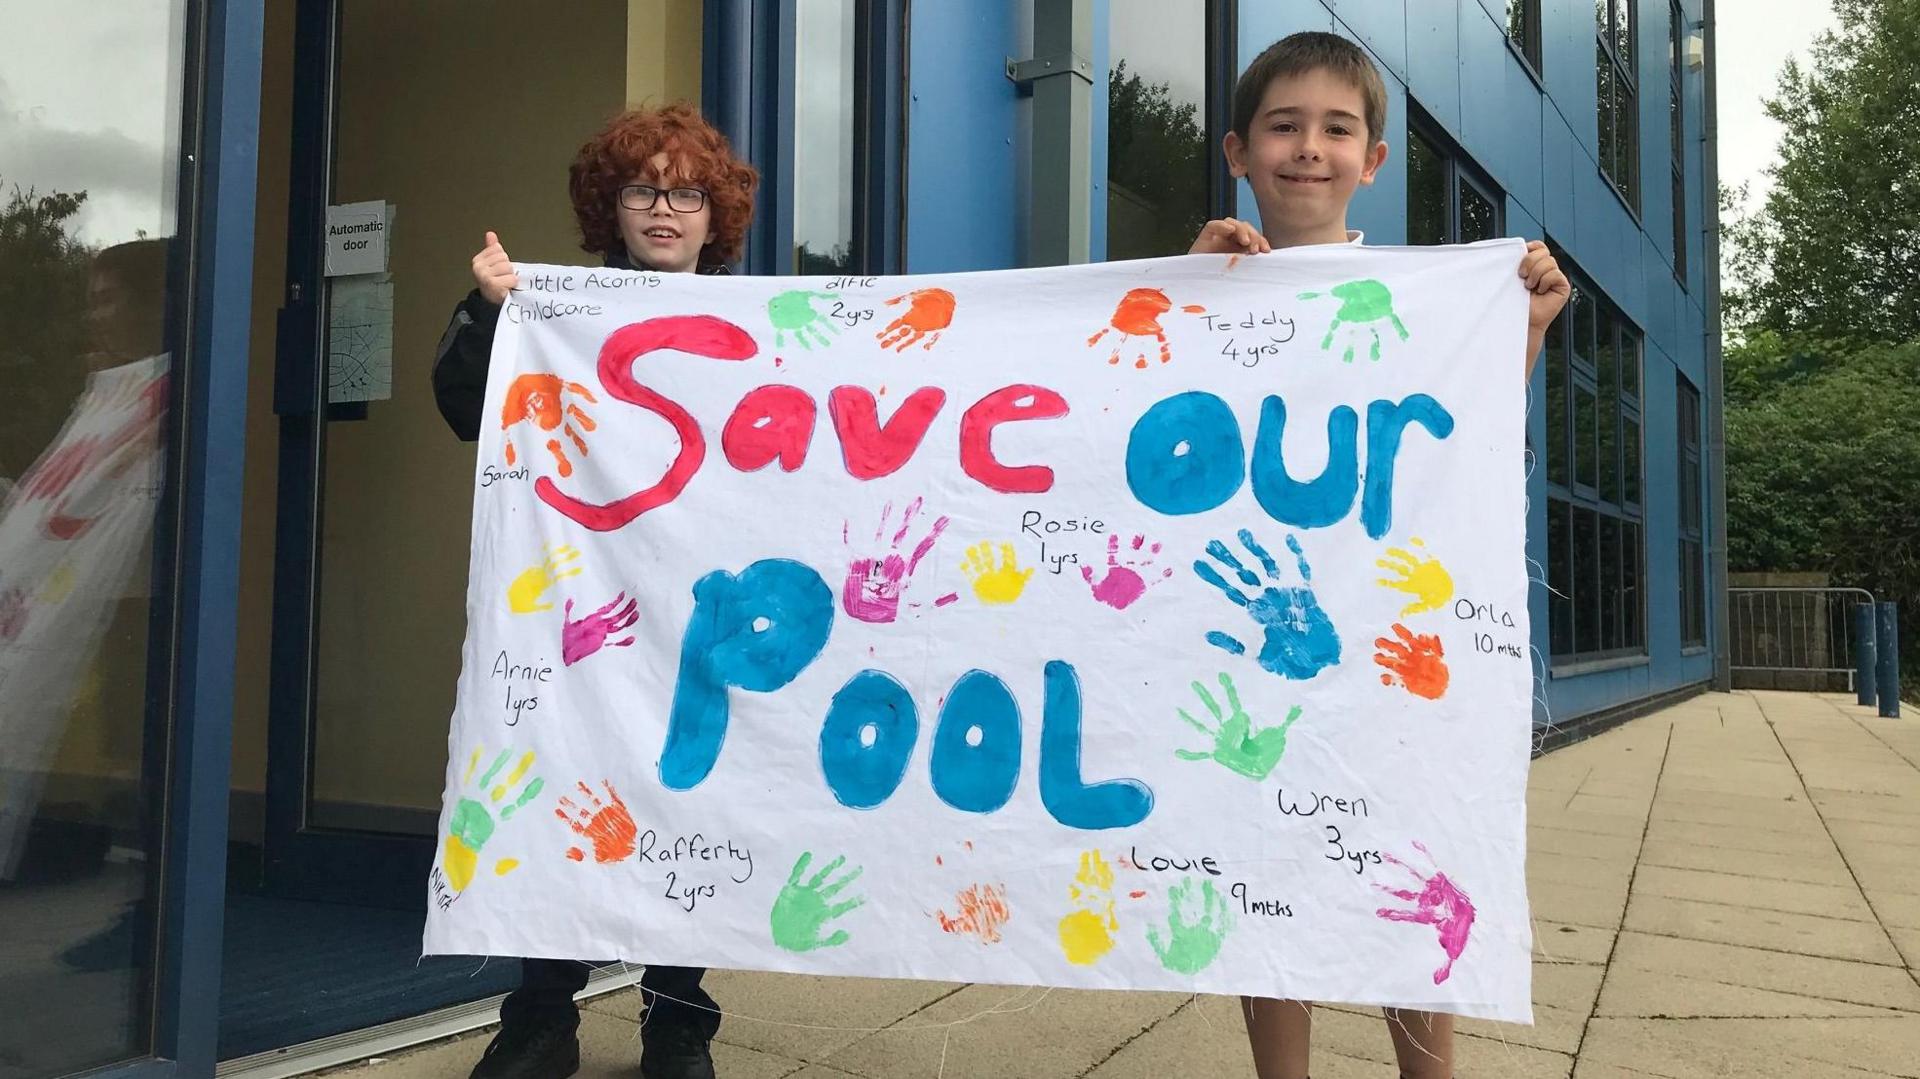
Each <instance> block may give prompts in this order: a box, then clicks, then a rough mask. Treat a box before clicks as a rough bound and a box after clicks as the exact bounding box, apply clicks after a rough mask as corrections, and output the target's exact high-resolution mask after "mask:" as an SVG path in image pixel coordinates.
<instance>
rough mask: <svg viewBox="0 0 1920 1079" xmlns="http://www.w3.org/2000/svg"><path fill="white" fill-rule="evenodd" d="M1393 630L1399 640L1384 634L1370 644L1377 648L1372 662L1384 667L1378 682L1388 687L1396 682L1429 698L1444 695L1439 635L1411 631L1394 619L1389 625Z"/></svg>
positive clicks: (1444, 674) (1444, 672)
mask: <svg viewBox="0 0 1920 1079" xmlns="http://www.w3.org/2000/svg"><path fill="white" fill-rule="evenodd" d="M1393 632H1394V635H1395V636H1397V637H1399V638H1400V639H1399V640H1397V641H1394V640H1389V639H1387V638H1385V637H1375V638H1374V640H1373V643H1374V647H1376V648H1378V649H1380V651H1378V652H1376V653H1374V656H1373V661H1374V662H1375V663H1378V664H1379V665H1380V666H1382V667H1385V668H1386V669H1387V673H1386V674H1383V675H1381V676H1380V684H1381V685H1383V686H1390V685H1393V684H1395V682H1398V683H1399V684H1400V685H1402V686H1405V687H1406V690H1407V692H1408V693H1411V694H1413V695H1414V696H1416V697H1425V698H1426V699H1428V700H1430V701H1437V700H1439V699H1440V698H1441V697H1443V696H1445V695H1446V692H1447V663H1446V654H1447V653H1446V650H1445V649H1443V648H1441V647H1440V638H1439V637H1438V636H1437V635H1435V634H1432V633H1414V632H1413V631H1411V630H1409V629H1408V628H1407V627H1405V626H1403V625H1401V624H1400V623H1398V622H1395V623H1394V624H1393Z"/></svg>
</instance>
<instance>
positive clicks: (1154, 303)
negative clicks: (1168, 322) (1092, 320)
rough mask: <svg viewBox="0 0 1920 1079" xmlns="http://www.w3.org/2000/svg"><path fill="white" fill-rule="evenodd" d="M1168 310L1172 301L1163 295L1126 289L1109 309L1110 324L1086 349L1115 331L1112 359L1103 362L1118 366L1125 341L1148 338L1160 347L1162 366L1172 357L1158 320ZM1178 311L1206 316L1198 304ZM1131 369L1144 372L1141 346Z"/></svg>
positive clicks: (1088, 343)
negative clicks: (1117, 336) (1118, 303)
mask: <svg viewBox="0 0 1920 1079" xmlns="http://www.w3.org/2000/svg"><path fill="white" fill-rule="evenodd" d="M1171 310H1173V301H1172V300H1169V299H1167V294H1166V293H1164V292H1161V291H1160V290H1159V289H1157V288H1136V289H1130V290H1128V292H1127V294H1126V295H1125V296H1122V297H1121V298H1120V306H1118V307H1116V308H1114V309H1113V319H1112V321H1111V322H1109V323H1108V324H1107V326H1106V327H1105V328H1104V329H1102V330H1101V331H1100V332H1099V333H1096V334H1094V335H1093V336H1092V337H1089V338H1087V345H1088V347H1092V346H1094V345H1097V344H1099V343H1100V339H1101V338H1102V337H1105V336H1106V335H1107V333H1108V332H1109V331H1117V332H1118V333H1119V334H1120V339H1119V340H1118V341H1116V342H1115V343H1114V346H1113V355H1112V356H1109V357H1108V358H1107V362H1108V363H1111V364H1118V363H1119V362H1120V356H1121V353H1122V352H1123V351H1124V350H1125V349H1126V347H1127V338H1129V337H1152V338H1153V339H1154V341H1155V342H1156V343H1158V345H1159V346H1160V362H1161V363H1166V362H1167V361H1168V360H1170V359H1172V358H1173V357H1172V354H1171V352H1170V350H1169V349H1168V347H1167V332H1166V330H1164V329H1162V328H1161V326H1160V316H1161V315H1164V314H1166V313H1167V312H1168V311H1171ZM1180 310H1182V311H1185V312H1186V313H1187V314H1189V315H1204V314H1206V313H1207V309H1206V308H1204V307H1201V306H1199V305H1198V304H1188V305H1186V306H1185V307H1182V308H1181V309H1180ZM1133 366H1134V367H1136V368H1140V369H1145V367H1146V366H1147V353H1146V348H1145V346H1144V345H1142V346H1141V349H1140V351H1139V352H1138V353H1136V354H1135V356H1134V361H1133Z"/></svg>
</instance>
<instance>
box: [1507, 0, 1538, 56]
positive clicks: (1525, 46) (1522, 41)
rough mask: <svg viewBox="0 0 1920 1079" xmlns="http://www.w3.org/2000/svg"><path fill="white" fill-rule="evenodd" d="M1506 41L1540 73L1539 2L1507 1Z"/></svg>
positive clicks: (1535, 0)
mask: <svg viewBox="0 0 1920 1079" xmlns="http://www.w3.org/2000/svg"><path fill="white" fill-rule="evenodd" d="M1507 40H1508V41H1511V42H1513V47H1514V49H1515V50H1516V51H1518V52H1519V53H1520V55H1521V56H1523V57H1525V58H1526V61H1527V64H1528V66H1530V67H1532V68H1533V70H1534V73H1535V74H1539V72H1540V0H1507Z"/></svg>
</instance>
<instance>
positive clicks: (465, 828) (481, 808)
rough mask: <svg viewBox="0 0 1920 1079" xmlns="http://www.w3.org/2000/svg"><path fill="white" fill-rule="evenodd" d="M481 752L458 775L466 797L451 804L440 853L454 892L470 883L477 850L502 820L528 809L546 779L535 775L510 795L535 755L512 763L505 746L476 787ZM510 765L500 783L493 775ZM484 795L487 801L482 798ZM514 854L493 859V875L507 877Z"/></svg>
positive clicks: (516, 862) (515, 863) (515, 861)
mask: <svg viewBox="0 0 1920 1079" xmlns="http://www.w3.org/2000/svg"><path fill="white" fill-rule="evenodd" d="M483 752H484V751H483V750H479V749H476V750H474V751H473V756H471V757H469V758H467V770H466V772H465V773H463V774H462V775H461V777H460V785H461V786H462V787H464V788H468V796H467V797H463V798H461V799H460V801H459V802H457V803H456V804H455V805H454V807H453V818H452V819H451V820H450V821H449V822H448V824H447V836H446V841H445V842H444V843H443V844H442V845H441V849H442V852H443V857H442V858H441V864H442V865H443V866H445V868H446V871H447V883H449V884H451V885H453V890H454V891H455V892H462V891H465V890H466V887H467V885H469V884H472V883H473V878H474V875H475V873H476V872H477V871H478V870H479V867H480V851H481V849H482V848H484V847H485V846H486V845H487V840H489V839H492V838H493V831H494V829H495V828H496V827H498V826H499V824H500V823H501V822H503V821H506V820H509V819H511V818H512V817H513V815H514V814H515V813H518V812H519V811H520V810H522V809H525V808H526V807H527V803H528V802H531V801H533V800H534V799H535V798H537V797H539V796H540V791H541V789H542V788H544V787H545V786H546V785H547V784H546V780H544V779H541V778H539V777H537V776H536V777H534V778H533V779H532V780H530V781H528V782H527V784H526V786H525V787H523V788H521V789H520V792H519V797H517V798H513V799H511V800H509V799H508V795H511V794H513V793H514V788H515V787H516V786H518V785H519V783H520V781H521V780H523V779H525V778H526V775H527V770H528V769H530V768H532V767H533V753H532V752H527V753H524V754H522V755H521V757H520V759H519V761H518V762H513V750H511V749H503V750H501V751H500V755H499V756H498V757H495V758H494V759H493V764H492V765H491V766H490V767H489V768H488V769H487V771H486V774H485V775H483V776H481V777H480V782H479V784H478V785H475V784H474V782H473V773H474V771H475V770H476V769H477V768H479V766H480V758H481V754H482V753H483ZM509 763H512V764H513V768H512V770H511V771H509V772H508V773H507V774H506V776H505V777H504V778H501V779H500V780H499V782H497V783H496V782H495V781H494V780H495V778H496V777H498V776H499V775H500V771H501V769H503V768H506V767H507V766H508V764H509ZM483 797H484V798H485V799H486V802H482V801H481V800H480V799H481V798H483ZM519 864H520V862H519V860H518V859H515V858H502V859H500V860H499V861H497V862H495V863H494V866H493V872H494V874H495V875H496V876H502V877H504V876H506V875H507V874H508V873H511V872H513V871H514V869H515V868H516V867H517V866H519Z"/></svg>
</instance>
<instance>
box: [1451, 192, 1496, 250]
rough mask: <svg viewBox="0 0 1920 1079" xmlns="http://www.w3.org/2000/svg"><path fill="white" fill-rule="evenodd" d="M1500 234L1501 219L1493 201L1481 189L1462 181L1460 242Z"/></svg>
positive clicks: (1464, 242)
mask: <svg viewBox="0 0 1920 1079" xmlns="http://www.w3.org/2000/svg"><path fill="white" fill-rule="evenodd" d="M1498 235H1500V225H1499V219H1498V217H1497V216H1496V215H1495V213H1494V209H1493V203H1492V202H1490V201H1488V199H1487V197H1486V196H1485V195H1482V194H1481V193H1480V189H1479V188H1477V187H1474V186H1473V185H1472V184H1469V183H1467V182H1466V181H1465V180H1462V181H1461V182H1460V242H1461V243H1463V244H1470V243H1478V242H1479V241H1481V240H1491V239H1493V238H1494V237H1496V236H1498Z"/></svg>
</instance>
